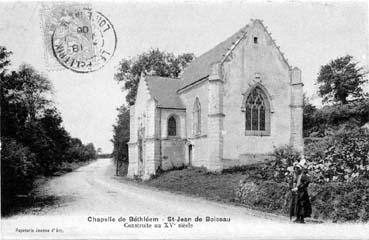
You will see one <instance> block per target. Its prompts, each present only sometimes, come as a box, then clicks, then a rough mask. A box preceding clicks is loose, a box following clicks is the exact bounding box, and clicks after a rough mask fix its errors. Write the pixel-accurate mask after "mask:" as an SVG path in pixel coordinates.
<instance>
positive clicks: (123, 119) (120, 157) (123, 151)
mask: <svg viewBox="0 0 369 240" xmlns="http://www.w3.org/2000/svg"><path fill="white" fill-rule="evenodd" d="M117 110H118V117H117V120H116V121H117V122H116V124H115V125H113V132H114V135H113V139H112V142H113V146H114V148H113V158H114V159H115V160H117V161H119V162H128V146H127V143H128V141H129V109H128V108H127V107H126V106H124V105H123V106H121V107H120V108H118V109H117Z"/></svg>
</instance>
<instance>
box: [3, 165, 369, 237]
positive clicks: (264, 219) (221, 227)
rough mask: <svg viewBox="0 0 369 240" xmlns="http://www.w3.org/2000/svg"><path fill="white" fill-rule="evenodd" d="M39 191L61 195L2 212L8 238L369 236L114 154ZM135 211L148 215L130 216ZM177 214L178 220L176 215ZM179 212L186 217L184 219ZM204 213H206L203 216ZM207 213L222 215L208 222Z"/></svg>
mask: <svg viewBox="0 0 369 240" xmlns="http://www.w3.org/2000/svg"><path fill="white" fill-rule="evenodd" d="M38 192H39V193H40V194H43V195H52V196H56V197H57V198H58V199H60V200H59V201H58V202H57V204H55V205H52V206H47V207H46V208H44V209H41V210H40V211H28V212H27V213H22V214H18V215H16V216H12V217H10V218H6V219H2V222H1V226H2V230H1V232H2V239H22V238H24V239H26V238H27V239H41V238H42V239H76V238H77V239H91V238H94V239H96V238H97V239H132V238H135V239H137V238H141V239H142V238H146V239H147V238H151V239H152V238H159V239H163V238H165V239H174V238H181V239H183V238H185V239H219V238H221V239H225V238H228V239H238V238H242V239H245V238H248V239H264V238H265V239H368V236H369V225H368V224H328V223H325V224H305V225H300V224H293V223H290V222H289V221H288V219H285V218H283V217H282V218H278V217H272V216H269V215H266V214H262V213H258V212H255V211H251V210H248V209H246V208H243V207H236V206H229V205H227V204H222V203H217V202H212V201H207V200H204V199H200V198H194V197H188V196H184V195H179V194H172V193H169V192H162V191H159V190H156V189H151V188H148V187H141V186H137V185H136V184H132V183H129V182H127V181H121V180H120V179H119V178H117V177H114V167H113V165H112V161H111V160H110V159H99V160H97V161H95V162H93V163H91V164H89V165H87V166H84V167H81V168H79V169H77V170H76V171H74V172H71V173H68V174H65V175H63V176H60V177H55V178H52V179H50V180H48V181H47V182H46V183H45V184H43V185H42V186H40V188H39V189H38ZM130 217H131V220H141V221H135V222H134V221H129V218H130ZM134 217H137V218H136V219H134ZM172 217H173V218H174V219H175V221H170V222H169V221H168V220H169V219H168V218H172ZM178 217H180V218H182V219H181V221H177V219H178ZM196 217H198V218H197V220H198V219H199V218H201V219H202V221H195V219H196ZM207 217H208V218H209V219H216V220H217V221H208V222H207V221H206V218H207ZM102 220H104V222H101V221H102ZM113 220H114V221H113ZM119 220H121V221H119ZM124 220H125V221H124ZM156 220H157V221H156ZM159 225H160V227H159ZM150 226H151V227H150ZM180 226H181V227H180Z"/></svg>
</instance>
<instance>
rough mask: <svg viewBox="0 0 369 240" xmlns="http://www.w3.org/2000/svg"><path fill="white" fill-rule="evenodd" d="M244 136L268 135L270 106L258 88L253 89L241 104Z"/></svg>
mask: <svg viewBox="0 0 369 240" xmlns="http://www.w3.org/2000/svg"><path fill="white" fill-rule="evenodd" d="M243 110H244V111H245V130H246V135H269V134H270V105H269V102H268V98H267V97H266V95H265V93H264V92H263V90H262V89H261V88H260V87H255V88H254V89H253V90H252V91H251V92H250V93H249V94H248V95H247V96H245V99H244V103H243Z"/></svg>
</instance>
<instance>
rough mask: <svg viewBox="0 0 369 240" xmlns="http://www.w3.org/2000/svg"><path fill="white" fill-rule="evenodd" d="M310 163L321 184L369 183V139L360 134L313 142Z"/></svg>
mask: <svg viewBox="0 0 369 240" xmlns="http://www.w3.org/2000/svg"><path fill="white" fill-rule="evenodd" d="M306 160H307V168H308V170H309V173H310V175H311V176H312V179H313V181H314V182H317V183H322V182H330V181H341V182H345V181H353V180H354V179H369V135H368V134H367V133H365V132H364V131H363V130H356V131H349V132H343V133H338V134H336V135H335V136H334V137H331V138H328V139H324V140H321V141H319V142H315V143H314V142H312V143H310V144H308V145H307V146H306Z"/></svg>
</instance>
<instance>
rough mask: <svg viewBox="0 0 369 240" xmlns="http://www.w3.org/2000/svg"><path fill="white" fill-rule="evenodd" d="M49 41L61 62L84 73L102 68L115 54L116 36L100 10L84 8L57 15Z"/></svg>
mask: <svg viewBox="0 0 369 240" xmlns="http://www.w3.org/2000/svg"><path fill="white" fill-rule="evenodd" d="M51 45H52V50H53V54H54V56H55V57H56V59H57V60H58V62H59V63H60V64H61V65H62V66H64V67H65V68H68V69H70V70H72V71H74V72H78V73H87V72H93V71H96V70H98V69H100V68H102V67H103V66H104V65H105V64H106V63H107V62H108V61H109V59H110V58H111V57H112V56H113V55H114V52H115V49H116V46H117V36H116V33H115V30H114V27H113V25H112V24H111V22H110V21H109V19H107V18H106V17H105V16H104V15H103V14H101V13H100V12H96V11H92V10H91V9H89V8H83V9H76V10H74V11H73V12H72V13H71V14H67V15H65V16H63V17H62V18H61V19H60V24H59V25H58V26H57V27H56V28H55V31H54V32H53V34H52V36H51Z"/></svg>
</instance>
